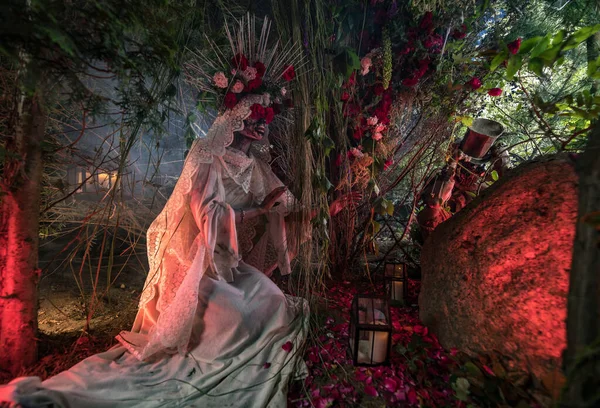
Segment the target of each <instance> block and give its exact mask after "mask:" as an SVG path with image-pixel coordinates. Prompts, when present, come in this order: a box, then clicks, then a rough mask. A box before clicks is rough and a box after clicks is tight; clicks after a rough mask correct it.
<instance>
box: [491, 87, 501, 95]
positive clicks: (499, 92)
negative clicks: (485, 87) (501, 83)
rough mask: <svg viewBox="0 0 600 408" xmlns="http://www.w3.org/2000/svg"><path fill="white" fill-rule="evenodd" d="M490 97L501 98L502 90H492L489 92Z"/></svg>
mask: <svg viewBox="0 0 600 408" xmlns="http://www.w3.org/2000/svg"><path fill="white" fill-rule="evenodd" d="M488 95H489V96H500V95H502V88H492V89H490V90H489V91H488Z"/></svg>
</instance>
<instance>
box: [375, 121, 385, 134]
mask: <svg viewBox="0 0 600 408" xmlns="http://www.w3.org/2000/svg"><path fill="white" fill-rule="evenodd" d="M385 128H386V126H385V125H383V124H381V123H380V124H379V125H377V127H376V128H375V132H376V133H381V132H383V131H384V130H385Z"/></svg>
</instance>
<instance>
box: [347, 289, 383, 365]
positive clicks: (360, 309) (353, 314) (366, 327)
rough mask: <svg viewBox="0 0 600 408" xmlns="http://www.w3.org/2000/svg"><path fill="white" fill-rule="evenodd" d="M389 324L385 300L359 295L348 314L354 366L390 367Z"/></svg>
mask: <svg viewBox="0 0 600 408" xmlns="http://www.w3.org/2000/svg"><path fill="white" fill-rule="evenodd" d="M391 347H392V324H391V320H390V306H389V302H388V301H387V299H384V298H378V297H370V296H363V295H358V296H356V297H355V298H354V300H353V301H352V310H351V311H350V352H351V354H352V361H353V363H354V365H355V366H376V365H383V364H386V365H387V364H389V356H390V348H391Z"/></svg>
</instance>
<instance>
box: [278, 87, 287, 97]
mask: <svg viewBox="0 0 600 408" xmlns="http://www.w3.org/2000/svg"><path fill="white" fill-rule="evenodd" d="M280 92H281V96H285V94H286V93H287V89H285V87H283V88H281V91H280Z"/></svg>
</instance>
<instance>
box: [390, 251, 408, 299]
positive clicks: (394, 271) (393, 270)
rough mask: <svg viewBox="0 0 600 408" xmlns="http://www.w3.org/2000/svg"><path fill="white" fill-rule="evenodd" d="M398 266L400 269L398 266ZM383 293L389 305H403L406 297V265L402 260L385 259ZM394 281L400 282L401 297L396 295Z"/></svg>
mask: <svg viewBox="0 0 600 408" xmlns="http://www.w3.org/2000/svg"><path fill="white" fill-rule="evenodd" d="M399 266H400V270H399V268H398V267H399ZM384 280H385V281H384V283H385V293H386V295H387V297H388V299H389V301H390V305H391V306H404V305H405V304H406V302H407V299H408V267H407V265H406V263H404V262H398V261H386V263H385V267H384ZM395 282H403V283H402V298H401V299H398V298H397V297H396V291H395V290H394V286H395V284H394V283H395Z"/></svg>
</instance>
